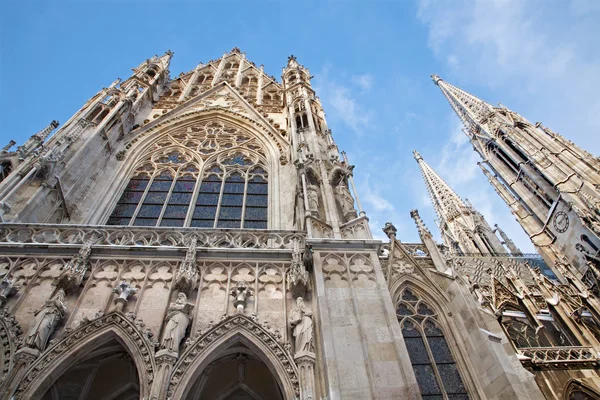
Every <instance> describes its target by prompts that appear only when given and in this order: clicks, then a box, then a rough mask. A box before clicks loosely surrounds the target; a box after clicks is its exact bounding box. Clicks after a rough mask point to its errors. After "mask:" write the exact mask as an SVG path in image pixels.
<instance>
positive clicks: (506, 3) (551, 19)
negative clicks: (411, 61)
mask: <svg viewBox="0 0 600 400" xmlns="http://www.w3.org/2000/svg"><path fill="white" fill-rule="evenodd" d="M599 12H600V6H599V2H598V1H593V0H592V1H586V0H578V1H574V2H542V3H540V2H519V1H512V0H464V1H461V2H447V1H438V0H420V1H419V8H418V17H419V19H420V20H421V21H422V22H423V23H424V24H425V25H426V26H427V27H428V30H429V31H428V44H429V47H430V48H431V49H432V51H433V53H434V54H435V55H436V56H437V57H438V58H439V59H440V60H441V61H443V62H444V63H445V64H446V67H447V68H448V70H450V71H451V75H452V80H453V81H454V80H455V81H456V82H454V83H455V84H458V86H461V85H463V84H464V85H465V86H463V88H464V89H466V90H468V91H471V92H475V90H474V89H472V88H473V87H474V86H480V87H482V89H481V91H482V92H483V91H484V90H487V91H492V92H493V93H494V94H493V97H492V98H489V99H486V100H489V101H491V102H498V101H500V102H502V103H503V104H505V105H507V106H508V107H509V108H512V109H514V110H515V111H517V112H519V113H520V114H522V115H524V116H525V117H526V118H528V119H530V120H532V121H539V120H542V121H544V124H545V125H547V126H549V127H550V128H551V129H553V130H555V131H558V132H560V133H562V134H563V135H564V136H566V137H567V138H569V139H571V140H573V141H574V142H575V143H578V144H579V145H581V146H582V147H585V148H586V149H587V150H589V151H591V152H592V153H595V154H598V153H600V143H599V142H598V141H595V140H590V139H591V137H592V136H591V132H596V131H598V129H600V121H599V120H598V119H597V118H596V117H595V116H596V115H599V114H600V98H598V96H597V93H598V90H600V82H598V80H597V79H596V75H597V71H598V69H600V57H598V51H597V43H596V41H595V40H593V39H590V38H591V37H597V36H598V34H600V32H599V30H598V28H597V26H596V22H595V21H597V18H598V13H599ZM593 13H596V15H595V16H593ZM459 60H460V62H459ZM453 81H451V83H453ZM465 82H466V84H465ZM474 94H475V95H478V93H477V92H475V93H474ZM480 97H483V95H481V94H480ZM511 103H518V106H517V105H512V106H511ZM453 118H454V119H455V121H457V122H456V124H458V119H457V118H456V117H453ZM449 131H450V132H451V135H450V136H449V138H448V141H447V142H446V143H445V144H444V147H443V150H442V154H441V159H440V160H439V163H438V165H437V168H436V167H435V166H434V168H436V170H437V172H438V173H439V174H440V175H441V176H442V177H443V178H445V179H446V181H447V182H448V184H449V185H450V186H452V188H453V189H454V190H455V191H456V192H457V193H458V194H459V195H460V196H461V197H463V198H469V200H470V201H471V203H472V204H473V206H474V207H475V208H476V209H477V210H478V211H480V212H481V213H482V214H483V215H484V216H485V217H486V219H487V221H488V223H489V224H490V225H492V226H493V224H494V223H498V224H499V225H500V226H501V227H502V229H503V230H504V231H505V232H506V233H507V234H508V235H509V236H511V237H512V239H513V240H514V241H515V242H516V243H517V245H519V246H520V247H521V249H522V250H523V251H528V252H529V251H532V250H533V246H532V245H531V242H530V241H529V238H528V237H527V236H526V235H525V233H524V232H523V230H522V228H521V227H520V226H519V225H518V224H517V223H516V222H513V221H514V217H512V215H511V214H510V212H509V211H508V207H507V206H506V205H505V204H504V202H503V201H502V200H501V199H500V198H499V196H498V195H497V194H496V193H494V191H493V190H492V188H491V186H490V185H489V183H488V182H487V180H486V179H485V178H484V177H483V174H481V172H480V171H479V168H478V167H477V165H476V163H477V161H479V156H478V155H477V154H476V153H475V152H474V151H473V149H472V148H471V145H470V144H469V142H468V140H467V137H466V135H465V134H464V133H462V132H461V131H460V128H459V127H458V125H454V126H452V127H451V128H450V129H449Z"/></svg>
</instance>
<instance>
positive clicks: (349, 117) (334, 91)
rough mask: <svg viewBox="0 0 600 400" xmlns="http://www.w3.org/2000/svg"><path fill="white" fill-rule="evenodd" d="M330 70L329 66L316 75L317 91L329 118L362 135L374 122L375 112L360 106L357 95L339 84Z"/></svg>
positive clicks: (315, 85)
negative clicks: (335, 119)
mask: <svg viewBox="0 0 600 400" xmlns="http://www.w3.org/2000/svg"><path fill="white" fill-rule="evenodd" d="M330 70H331V66H329V65H327V66H325V67H324V68H323V69H322V70H321V72H320V73H318V74H316V75H315V84H314V87H315V90H316V92H317V93H319V97H320V98H321V100H322V101H323V103H324V108H325V109H326V110H328V111H329V113H328V116H330V117H333V118H337V119H339V120H340V122H342V123H343V124H345V125H346V126H348V127H350V128H351V129H352V130H353V131H354V132H356V133H357V134H359V135H362V134H363V132H364V130H365V129H366V128H367V127H369V125H370V124H371V122H372V116H373V112H372V111H371V110H368V109H366V108H365V107H364V106H363V105H361V104H359V102H358V100H357V99H356V93H354V92H353V91H352V90H351V89H350V88H349V87H347V86H344V85H343V84H341V83H339V82H337V81H336V79H335V78H333V77H332V76H331V75H330V74H329V72H330ZM361 76H363V77H365V76H368V75H361ZM365 79H366V78H365ZM365 79H363V80H365ZM366 81H368V79H366ZM363 84H364V83H363Z"/></svg>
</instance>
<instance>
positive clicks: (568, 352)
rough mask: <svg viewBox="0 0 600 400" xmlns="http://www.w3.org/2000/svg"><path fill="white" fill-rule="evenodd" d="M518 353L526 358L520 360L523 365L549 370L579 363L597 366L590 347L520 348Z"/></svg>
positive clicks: (596, 359)
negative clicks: (543, 367) (547, 368)
mask: <svg viewBox="0 0 600 400" xmlns="http://www.w3.org/2000/svg"><path fill="white" fill-rule="evenodd" d="M519 353H520V354H521V356H524V357H526V359H523V358H522V359H521V361H522V362H523V363H524V364H535V365H538V366H545V367H549V368H552V367H555V368H565V367H568V366H569V364H581V363H586V364H590V365H597V364H598V357H596V355H595V354H594V350H593V349H592V348H591V347H572V346H569V347H527V348H520V349H519Z"/></svg>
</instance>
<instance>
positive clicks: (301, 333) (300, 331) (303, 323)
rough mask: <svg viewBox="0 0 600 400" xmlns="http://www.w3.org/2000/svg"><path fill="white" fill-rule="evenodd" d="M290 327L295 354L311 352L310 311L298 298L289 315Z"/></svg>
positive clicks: (301, 299)
mask: <svg viewBox="0 0 600 400" xmlns="http://www.w3.org/2000/svg"><path fill="white" fill-rule="evenodd" d="M289 322H290V326H291V327H292V329H293V335H294V339H295V348H296V353H300V352H302V351H310V352H312V351H313V331H312V326H313V322H312V311H311V309H310V308H308V307H306V306H305V305H304V299H303V298H302V297H298V298H297V299H296V306H294V307H293V308H292V311H291V313H290V319H289Z"/></svg>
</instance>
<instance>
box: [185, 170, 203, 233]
mask: <svg viewBox="0 0 600 400" xmlns="http://www.w3.org/2000/svg"><path fill="white" fill-rule="evenodd" d="M202 178H203V176H202V174H201V173H198V177H197V178H196V185H195V186H194V192H193V193H192V199H191V201H190V206H189V208H188V212H187V215H186V217H185V221H184V222H183V226H184V227H186V226H190V225H191V224H192V217H193V215H194V211H195V210H196V200H198V195H199V193H200V185H201V184H202Z"/></svg>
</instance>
